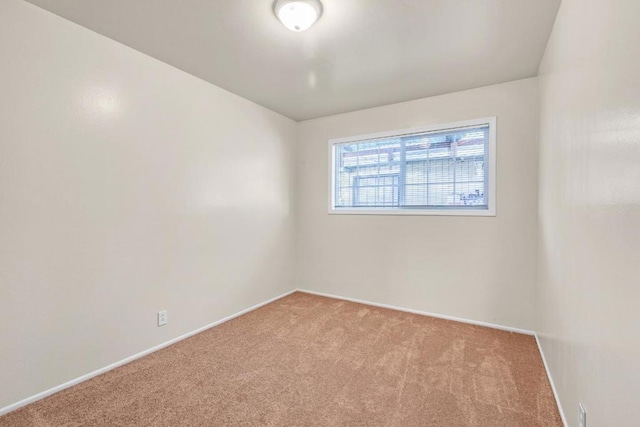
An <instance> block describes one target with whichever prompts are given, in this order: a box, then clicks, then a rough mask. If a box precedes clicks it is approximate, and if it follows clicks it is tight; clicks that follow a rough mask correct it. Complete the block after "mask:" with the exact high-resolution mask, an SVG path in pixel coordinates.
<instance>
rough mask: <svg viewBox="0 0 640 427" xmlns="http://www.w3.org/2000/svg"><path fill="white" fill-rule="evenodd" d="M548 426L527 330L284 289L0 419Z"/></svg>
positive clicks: (540, 371)
mask: <svg viewBox="0 0 640 427" xmlns="http://www.w3.org/2000/svg"><path fill="white" fill-rule="evenodd" d="M103 425H104V426H125V425H126V426H178V425H183V426H251V425H269V426H402V427H405V426H483V427H484V426H486V427H497V426H509V427H514V426H544V427H549V426H562V422H561V421H560V416H559V413H558V410H557V407H556V405H555V401H554V398H553V394H552V391H551V388H550V386H549V382H548V380H547V377H546V375H545V371H544V367H543V364H542V360H541V358H540V354H539V352H538V350H537V347H536V344H535V340H534V338H533V337H530V336H525V335H520V334H514V333H509V332H504V331H498V330H494V329H488V328H482V327H478V326H472V325H467V324H463V323H457V322H452V321H447V320H441V319H435V318H431V317H426V316H420V315H415V314H408V313H403V312H398V311H394V310H387V309H381V308H375V307H370V306H365V305H360V304H355V303H351V302H345V301H340V300H335V299H329V298H323V297H318V296H313V295H309V294H304V293H295V294H292V295H290V296H288V297H286V298H283V299H281V300H278V301H276V302H274V303H272V304H269V305H267V306H264V307H262V308H260V309H258V310H255V311H253V312H251V313H248V314H246V315H244V316H241V317H238V318H236V319H234V320H231V321H229V322H227V323H224V324H222V325H220V326H218V327H215V328H212V329H209V330H208V331H205V332H203V333H201V334H198V335H196V336H194V337H192V338H189V339H187V340H184V341H182V342H180V343H178V344H175V345H173V346H171V347H167V348H165V349H163V350H160V351H158V352H156V353H154V354H151V355H149V356H147V357H144V358H142V359H139V360H137V361H135V362H132V363H130V364H128V365H125V366H123V367H121V368H118V369H115V370H113V371H111V372H108V373H106V374H104V375H101V376H99V377H96V378H93V379H91V380H89V381H87V382H84V383H82V384H79V385H77V386H75V387H72V388H70V389H67V390H65V391H62V392H60V393H57V394H55V395H53V396H51V397H48V398H46V399H43V400H41V401H39V402H36V403H33V404H31V405H29V406H26V407H24V408H21V409H19V410H17V411H14V412H12V413H9V414H7V415H5V416H4V417H0V426H103Z"/></svg>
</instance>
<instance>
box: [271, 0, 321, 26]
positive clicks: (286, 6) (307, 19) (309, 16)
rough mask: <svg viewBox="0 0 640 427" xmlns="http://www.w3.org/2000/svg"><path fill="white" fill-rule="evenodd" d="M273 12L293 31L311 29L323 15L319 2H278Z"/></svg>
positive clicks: (298, 0) (285, 0) (314, 0)
mask: <svg viewBox="0 0 640 427" xmlns="http://www.w3.org/2000/svg"><path fill="white" fill-rule="evenodd" d="M273 10H274V12H275V14H276V16H277V17H278V19H279V20H280V22H282V25H284V26H285V27H287V28H288V29H289V30H291V31H295V32H300V31H304V30H307V29H309V27H311V26H312V25H313V24H314V23H315V22H316V21H317V20H318V19H320V15H322V3H320V1H319V0H276V2H275V3H274V5H273Z"/></svg>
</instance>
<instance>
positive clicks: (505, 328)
mask: <svg viewBox="0 0 640 427" xmlns="http://www.w3.org/2000/svg"><path fill="white" fill-rule="evenodd" d="M298 292H303V293H305V294H311V295H318V296H321V297H327V298H334V299H340V300H344V301H351V302H355V303H358V304H365V305H371V306H374V307H381V308H389V309H391V310H398V311H404V312H407V313H413V314H420V315H422V316H430V317H437V318H438V319H445V320H453V321H454V322H461V323H468V324H470V325H476V326H484V327H486V328H492V329H500V330H502V331H508V332H515V333H518V334H524V335H531V336H535V332H533V331H529V330H527V329H520V328H512V327H511V326H502V325H496V324H493V323H487V322H480V321H478V320H469V319H463V318H461V317H454V316H447V315H444V314H437V313H429V312H428V311H422V310H414V309H411V308H404V307H398V306H395V305H389V304H381V303H377V302H372V301H365V300H360V299H356V298H348V297H342V296H339V295H332V294H326V293H324V292H316V291H308V290H306V289H298Z"/></svg>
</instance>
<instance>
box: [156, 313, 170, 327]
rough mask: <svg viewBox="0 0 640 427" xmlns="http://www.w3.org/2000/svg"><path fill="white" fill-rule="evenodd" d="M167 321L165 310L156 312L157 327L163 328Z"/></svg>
mask: <svg viewBox="0 0 640 427" xmlns="http://www.w3.org/2000/svg"><path fill="white" fill-rule="evenodd" d="M168 321H169V316H168V314H167V310H162V311H159V312H158V326H164V325H166V324H167V322H168Z"/></svg>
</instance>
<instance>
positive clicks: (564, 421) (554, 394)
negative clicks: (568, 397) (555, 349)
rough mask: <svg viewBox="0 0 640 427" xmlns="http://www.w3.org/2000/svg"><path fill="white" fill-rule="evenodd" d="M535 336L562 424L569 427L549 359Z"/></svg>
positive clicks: (536, 335)
mask: <svg viewBox="0 0 640 427" xmlns="http://www.w3.org/2000/svg"><path fill="white" fill-rule="evenodd" d="M534 336H535V337H536V344H538V351H539V352H540V356H541V357H542V363H543V364H544V369H545V371H547V378H549V383H550V384H551V390H552V391H553V397H554V398H555V399H556V404H557V405H558V411H559V412H560V418H562V424H564V427H568V426H569V423H567V418H566V417H565V416H564V411H563V410H562V404H561V403H560V398H559V396H558V391H557V390H556V386H555V384H554V383H553V377H552V376H551V371H550V370H549V365H547V359H546V358H545V357H544V351H542V346H541V345H540V339H539V338H538V334H537V333H536V334H535V335H534Z"/></svg>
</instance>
